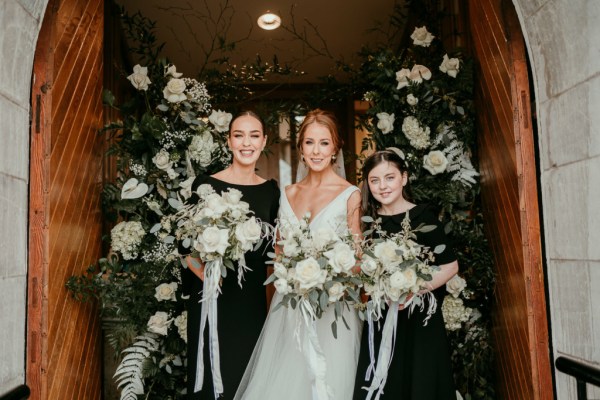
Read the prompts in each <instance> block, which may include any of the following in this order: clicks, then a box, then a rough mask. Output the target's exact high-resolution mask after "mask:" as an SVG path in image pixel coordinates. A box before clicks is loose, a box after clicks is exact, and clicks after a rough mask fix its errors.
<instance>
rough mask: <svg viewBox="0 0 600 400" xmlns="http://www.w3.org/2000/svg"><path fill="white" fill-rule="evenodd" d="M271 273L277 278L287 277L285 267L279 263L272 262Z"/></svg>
mask: <svg viewBox="0 0 600 400" xmlns="http://www.w3.org/2000/svg"><path fill="white" fill-rule="evenodd" d="M273 273H274V274H275V276H276V277H277V278H283V279H285V278H287V277H288V273H287V268H286V267H285V266H284V265H283V264H280V263H275V264H273Z"/></svg>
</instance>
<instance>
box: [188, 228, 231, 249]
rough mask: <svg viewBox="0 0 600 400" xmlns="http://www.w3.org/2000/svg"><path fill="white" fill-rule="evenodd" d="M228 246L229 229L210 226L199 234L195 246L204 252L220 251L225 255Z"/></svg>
mask: <svg viewBox="0 0 600 400" xmlns="http://www.w3.org/2000/svg"><path fill="white" fill-rule="evenodd" d="M228 246H229V230H228V229H219V228H217V227H216V226H209V227H208V228H206V229H205V230H204V231H203V232H202V234H201V235H199V236H198V238H197V242H196V246H195V248H196V250H198V251H200V252H202V253H207V254H208V253H218V254H220V255H221V256H223V255H225V251H227V247H228Z"/></svg>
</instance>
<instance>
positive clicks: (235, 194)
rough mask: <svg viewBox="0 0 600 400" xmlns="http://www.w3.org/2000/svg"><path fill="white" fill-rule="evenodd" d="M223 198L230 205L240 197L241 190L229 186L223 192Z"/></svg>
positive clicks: (234, 203)
mask: <svg viewBox="0 0 600 400" xmlns="http://www.w3.org/2000/svg"><path fill="white" fill-rule="evenodd" d="M223 199H225V201H226V202H227V203H229V204H231V205H236V204H238V203H239V202H240V200H241V199H242V192H240V191H239V190H237V189H233V188H229V189H227V191H226V192H224V193H223Z"/></svg>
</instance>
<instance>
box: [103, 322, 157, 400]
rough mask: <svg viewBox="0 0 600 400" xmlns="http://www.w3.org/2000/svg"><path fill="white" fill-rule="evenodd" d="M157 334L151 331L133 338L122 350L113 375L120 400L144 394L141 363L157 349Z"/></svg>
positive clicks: (128, 399)
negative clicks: (120, 358)
mask: <svg viewBox="0 0 600 400" xmlns="http://www.w3.org/2000/svg"><path fill="white" fill-rule="evenodd" d="M157 339H158V336H157V335H156V334H154V333H151V332H146V333H145V334H144V335H141V336H138V337H136V338H135V340H136V341H135V342H134V343H133V344H132V345H131V346H129V347H128V348H126V349H125V350H123V353H124V354H125V356H124V357H123V359H122V360H121V363H120V364H119V366H118V367H117V370H116V372H115V374H114V375H113V377H114V378H115V382H116V383H117V387H118V388H120V389H121V399H120V400H137V396H138V395H142V394H144V374H143V369H142V366H143V363H144V361H145V360H147V359H148V358H149V357H150V355H151V354H152V353H153V352H155V351H157V350H158V347H159V342H158V340H157Z"/></svg>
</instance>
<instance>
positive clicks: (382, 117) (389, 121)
mask: <svg viewBox="0 0 600 400" xmlns="http://www.w3.org/2000/svg"><path fill="white" fill-rule="evenodd" d="M377 119H378V120H379V121H378V122H377V128H379V129H380V130H381V133H383V134H384V135H385V134H386V133H390V132H391V131H393V130H394V114H388V113H385V112H381V113H377Z"/></svg>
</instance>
